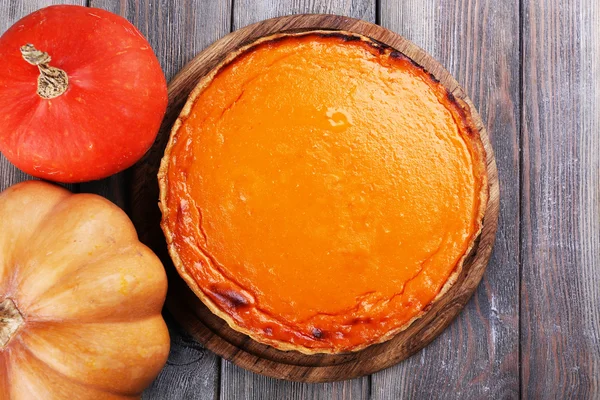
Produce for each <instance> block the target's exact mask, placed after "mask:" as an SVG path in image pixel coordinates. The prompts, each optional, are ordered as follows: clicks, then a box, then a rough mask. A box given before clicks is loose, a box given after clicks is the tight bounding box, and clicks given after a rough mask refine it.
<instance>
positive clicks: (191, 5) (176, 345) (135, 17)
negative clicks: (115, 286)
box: [80, 0, 231, 400]
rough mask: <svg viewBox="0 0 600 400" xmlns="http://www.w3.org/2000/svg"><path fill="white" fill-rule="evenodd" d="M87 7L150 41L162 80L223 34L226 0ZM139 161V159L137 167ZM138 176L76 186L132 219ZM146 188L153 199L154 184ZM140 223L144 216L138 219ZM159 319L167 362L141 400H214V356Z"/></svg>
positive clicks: (108, 0)
mask: <svg viewBox="0 0 600 400" xmlns="http://www.w3.org/2000/svg"><path fill="white" fill-rule="evenodd" d="M90 6H92V7H99V8H104V9H107V10H109V11H112V12H114V13H116V14H120V15H121V16H123V17H125V18H127V19H128V20H129V21H130V22H131V23H133V24H134V25H135V26H136V27H137V28H138V29H139V30H140V32H141V33H142V34H143V35H144V36H145V37H146V38H147V39H148V41H149V42H150V45H151V46H152V48H153V49H154V52H155V53H156V56H157V58H158V60H159V62H160V64H161V66H162V68H163V71H164V72H165V76H166V78H167V80H170V79H171V78H172V77H173V76H174V75H175V73H176V72H177V71H178V70H179V69H180V68H181V67H182V66H183V65H185V64H186V63H187V62H188V61H189V60H190V59H191V58H192V57H193V56H194V55H196V53H198V52H199V51H200V50H202V49H203V48H204V47H206V46H207V45H209V44H210V43H212V42H213V41H215V40H217V39H219V38H220V37H221V36H223V35H225V34H226V33H228V32H229V24H230V19H231V3H230V0H225V1H198V0H193V1H189V0H186V1H183V2H177V4H175V3H174V2H172V1H167V0H163V1H150V0H146V1H139V0H138V1H135V2H131V1H113V0H92V1H91V2H90ZM143 163H144V161H143V160H142V161H141V162H140V164H143ZM140 173H141V174H152V176H156V172H153V171H148V170H147V169H139V168H135V167H134V168H132V169H130V170H127V171H124V172H122V173H120V174H117V175H114V176H111V177H109V178H107V179H103V180H100V181H96V182H89V183H84V184H81V185H80V188H81V191H82V192H92V193H98V194H101V195H103V196H105V197H107V198H108V199H110V200H112V201H113V202H115V203H116V204H118V205H119V206H120V207H121V208H123V209H125V210H126V211H127V212H128V213H129V214H130V215H132V214H133V215H137V214H136V210H135V209H132V208H131V207H130V204H131V192H130V191H129V190H127V189H126V188H129V187H131V182H132V181H135V180H137V179H139V175H138V174H140ZM149 184H150V185H152V184H155V182H149ZM152 189H154V191H155V193H156V196H157V197H156V198H158V186H156V187H154V188H152ZM152 206H156V201H152ZM152 211H154V213H155V214H152ZM148 212H150V218H149V219H148V220H147V221H153V220H152V216H153V215H154V217H156V213H157V212H158V208H156V209H154V210H153V209H152V208H151V209H150V210H149V211H148ZM140 219H144V216H139V215H138V220H140ZM154 221H156V220H155V219H154ZM149 223H150V222H149ZM140 228H141V229H143V228H144V226H141V227H140V226H139V225H138V234H139V235H140V237H141V238H142V240H143V241H144V238H146V237H147V236H146V235H144V231H141V230H140ZM158 240H160V238H158ZM146 243H147V242H146ZM147 244H148V243H147ZM165 317H166V318H167V320H168V322H169V327H170V334H171V353H170V356H169V361H168V362H167V365H166V366H165V368H164V369H163V370H162V372H161V374H160V375H159V376H158V378H157V380H156V381H155V382H154V384H153V385H152V386H151V387H150V388H148V389H147V390H146V391H145V392H144V396H143V397H144V399H161V400H162V399H182V398H189V399H192V398H201V399H212V398H217V396H218V390H219V388H218V382H219V368H220V360H219V358H218V357H217V356H216V355H215V354H213V353H212V352H209V351H207V350H205V349H204V348H203V347H202V346H201V345H199V344H198V343H197V342H195V341H194V340H192V339H191V338H190V337H189V335H187V334H186V333H185V332H183V331H182V330H181V328H179V327H178V326H177V324H176V323H175V322H174V321H173V320H172V319H169V318H168V315H166V316H165Z"/></svg>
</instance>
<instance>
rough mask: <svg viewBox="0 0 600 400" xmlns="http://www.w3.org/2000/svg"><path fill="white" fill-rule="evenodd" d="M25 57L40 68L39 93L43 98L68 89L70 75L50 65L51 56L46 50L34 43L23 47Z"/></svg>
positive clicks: (48, 97) (55, 95)
mask: <svg viewBox="0 0 600 400" xmlns="http://www.w3.org/2000/svg"><path fill="white" fill-rule="evenodd" d="M21 55H22V56H23V59H24V60H25V61H27V62H28V63H29V64H31V65H35V66H37V67H38V68H39V70H40V76H38V87H37V93H38V94H39V95H40V97H41V98H43V99H53V98H55V97H58V96H60V95H61V94H63V93H64V92H66V91H67V88H68V87H69V77H68V76H67V73H66V72H65V71H63V70H62V69H59V68H55V67H51V66H49V65H48V63H49V62H50V60H51V58H50V55H49V54H48V53H46V52H45V51H40V50H38V49H36V48H35V46H34V45H32V44H26V45H25V46H22V47H21Z"/></svg>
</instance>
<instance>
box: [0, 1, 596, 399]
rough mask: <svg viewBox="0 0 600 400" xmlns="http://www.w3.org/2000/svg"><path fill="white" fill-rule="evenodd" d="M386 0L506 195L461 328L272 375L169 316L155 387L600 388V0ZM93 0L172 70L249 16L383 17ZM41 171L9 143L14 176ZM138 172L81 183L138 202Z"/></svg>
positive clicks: (342, 393) (491, 391) (301, 6)
mask: <svg viewBox="0 0 600 400" xmlns="http://www.w3.org/2000/svg"><path fill="white" fill-rule="evenodd" d="M65 2H72V3H77V4H83V3H85V1H83V0H70V1H48V0H26V1H22V0H0V32H4V31H5V30H6V29H7V28H8V27H9V26H11V25H12V24H13V23H14V22H16V21H17V20H18V19H19V18H21V17H22V16H24V15H26V14H28V13H30V12H32V11H34V10H36V9H38V8H41V7H43V6H46V5H49V4H52V3H65ZM379 3H380V4H379V13H378V15H377V17H378V19H379V20H380V21H381V23H382V25H384V26H385V27H388V28H390V29H392V30H394V31H396V32H398V33H400V34H402V35H404V36H405V37H407V38H408V39H410V40H413V41H414V42H415V43H417V44H418V45H420V46H421V47H423V48H424V49H425V50H427V51H428V52H430V53H431V54H433V55H434V56H435V57H436V58H437V59H438V60H440V61H441V63H442V64H443V65H445V66H446V67H447V68H448V69H449V70H450V72H451V73H452V74H453V75H454V76H455V77H456V78H457V79H458V80H459V82H460V83H461V85H462V86H463V87H464V88H465V89H466V90H467V92H468V94H469V96H470V97H471V99H472V100H473V101H474V103H475V104H476V106H477V107H478V110H479V111H480V113H481V114H482V116H483V117H484V120H485V122H486V123H487V127H488V132H489V134H490V137H491V139H492V142H493V145H494V149H495V152H496V160H497V163H498V170H499V175H500V182H501V200H502V202H501V214H500V229H499V233H498V238H497V242H496V248H495V252H494V256H493V258H492V262H491V264H490V266H489V268H488V270H487V273H486V275H485V276H484V280H483V281H482V284H481V287H480V289H479V291H478V292H477V293H476V294H475V296H474V299H473V300H472V301H471V302H470V303H469V305H468V306H467V307H466V308H465V310H464V312H463V314H462V315H461V317H459V319H458V320H457V321H456V322H455V323H454V324H453V325H452V326H451V327H450V328H449V329H448V331H447V332H445V333H444V334H443V335H442V336H440V337H439V338H438V339H437V340H436V341H435V342H433V343H432V344H431V345H430V346H429V347H427V348H426V349H425V350H423V351H422V352H420V353H418V354H416V355H415V356H413V357H412V358H411V359H409V360H407V361H406V362H404V363H402V364H400V365H399V366H397V367H394V368H391V369H389V370H387V371H384V372H381V373H379V374H376V375H374V376H373V379H372V382H371V381H370V380H369V379H368V378H363V379H359V380H355V381H348V382H342V383H334V384H321V385H309V384H297V383H288V382H281V381H276V380H273V379H270V378H265V377H261V376H258V375H255V374H252V373H249V372H246V371H244V370H241V369H239V368H237V367H235V366H233V365H232V364H230V363H228V362H225V361H223V362H221V361H220V359H218V358H217V357H215V356H214V355H212V354H211V353H208V352H206V351H204V349H202V348H201V347H200V346H198V345H197V343H195V342H194V341H192V340H190V338H189V336H187V334H185V333H183V332H181V331H180V330H179V328H178V327H177V326H176V324H174V323H173V322H172V321H170V320H169V325H170V326H171V333H172V336H173V340H172V341H173V343H172V345H173V347H172V352H171V355H170V358H169V363H168V365H167V366H166V367H165V370H164V371H163V372H162V374H161V375H160V376H159V378H158V379H157V381H156V382H155V383H154V384H153V385H152V387H151V388H150V389H149V390H147V391H146V392H145V394H144V397H145V398H156V399H205V398H206V399H211V398H218V397H219V395H220V397H221V398H224V399H237V398H242V399H252V398H260V399H263V398H267V399H268V398H273V399H287V398H297V399H300V398H315V399H317V398H327V399H328V398H353V399H354V398H357V399H360V398H369V397H371V398H373V399H396V398H453V397H454V398H461V399H462V398H507V397H508V398H514V397H518V396H519V394H521V395H522V397H525V398H578V399H579V398H581V399H585V398H599V397H600V311H599V310H600V284H599V282H600V267H599V266H600V79H599V77H600V4H599V3H598V1H597V0H574V1H568V0H521V1H517V0H507V1H494V0H464V1H460V2H457V1H450V0H420V1H418V0H404V1H396V0H380V2H379ZM91 5H92V6H95V7H103V8H107V9H110V10H111V11H114V12H117V13H119V14H121V15H123V16H125V17H127V18H128V19H129V20H130V21H132V22H133V23H134V24H135V25H136V26H137V27H138V28H139V29H140V30H141V31H142V33H144V34H145V35H146V36H148V37H149V40H150V43H151V44H152V46H153V48H154V49H155V51H156V52H157V54H158V57H159V60H160V61H161V65H162V66H163V69H164V70H165V72H166V75H167V77H168V78H171V77H172V76H173V75H174V74H175V73H176V72H177V71H178V70H179V69H180V68H181V67H182V66H183V65H185V63H187V62H188V61H189V60H190V59H191V58H192V56H193V55H195V54H196V53H197V52H199V51H200V50H201V49H202V48H204V47H205V46H207V45H208V44H210V43H212V42H213V41H214V40H216V39H218V38H219V37H221V36H223V35H224V34H225V33H227V32H228V31H229V29H230V28H232V27H230V23H231V22H232V23H233V28H235V29H237V28H240V27H243V26H245V25H247V24H249V23H253V22H257V21H259V20H262V19H265V18H269V17H274V16H279V15H284V14H291V13H302V12H331V13H338V14H344V15H350V16H354V17H358V18H362V19H365V20H367V21H374V20H375V18H376V14H375V7H376V5H375V1H374V0H366V1H360V0H352V1H351V0H327V1H325V0H323V1H317V0H313V1H310V0H305V1H302V0H285V1H277V0H268V1H258V0H255V1H250V0H234V7H233V13H232V9H231V0H220V1H216V0H193V1H192V0H185V1H184V0H180V1H176V2H172V1H167V0H160V1H153V0H129V1H127V0H121V1H119V2H116V1H111V0H92V1H91ZM519 10H520V11H519ZM521 104H522V107H521ZM520 132H522V133H521V135H520ZM520 145H522V146H521V147H522V153H521V154H520V153H519V148H520ZM520 165H522V168H521V169H520V167H519V166H520ZM29 178H30V177H28V176H27V175H26V174H24V173H22V172H20V171H18V170H17V169H16V168H15V167H13V166H12V165H10V163H9V162H8V161H7V160H6V159H5V158H4V157H2V156H0V189H4V188H6V187H8V186H10V185H11V184H14V183H16V182H19V181H22V180H25V179H29ZM128 179H130V177H129V176H128V174H127V173H125V174H122V175H120V176H118V177H116V178H109V179H108V180H103V181H99V182H94V183H91V184H82V185H71V186H70V188H71V189H72V190H73V189H74V190H79V188H80V186H81V190H83V191H91V192H96V193H101V194H103V195H105V196H106V197H108V198H110V199H111V200H113V201H114V202H116V203H117V204H119V205H120V206H121V207H124V208H127V204H128V199H127V195H126V193H127V191H126V187H125V186H126V185H128V184H129V183H130V182H129V181H128ZM519 182H522V187H521V188H520V187H519ZM520 239H521V240H520ZM519 264H520V265H521V271H520V272H519ZM519 274H521V275H522V279H521V281H520V282H519V276H520V275H519ZM519 292H520V295H519ZM519 304H520V318H519ZM519 327H520V341H519ZM519 344H520V347H521V352H520V353H519ZM519 360H520V363H521V370H520V371H519ZM219 370H220V375H221V376H220V377H219Z"/></svg>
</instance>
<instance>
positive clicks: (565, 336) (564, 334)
mask: <svg viewBox="0 0 600 400" xmlns="http://www.w3.org/2000/svg"><path fill="white" fill-rule="evenodd" d="M599 13H600V5H599V4H598V2H597V1H596V0H577V1H562V0H543V1H542V0H540V1H538V0H535V1H534V0H524V1H523V57H522V60H523V76H522V81H523V89H522V90H523V120H522V126H523V189H522V208H521V212H522V225H521V236H522V241H521V254H522V281H521V292H522V302H521V326H522V329H521V335H522V336H521V346H522V381H521V389H522V394H523V397H525V398H535V399H554V398H564V399H567V398H569V399H596V398H600V338H599V332H600V312H599V310H600V267H599V266H600V212H599V208H600V181H599V179H598V178H599V176H598V174H599V170H600V166H599V163H600V161H599V160H600V158H599V157H600V83H599V79H598V78H599V76H600V75H599V73H600V69H599V68H600V66H599V64H600V15H599Z"/></svg>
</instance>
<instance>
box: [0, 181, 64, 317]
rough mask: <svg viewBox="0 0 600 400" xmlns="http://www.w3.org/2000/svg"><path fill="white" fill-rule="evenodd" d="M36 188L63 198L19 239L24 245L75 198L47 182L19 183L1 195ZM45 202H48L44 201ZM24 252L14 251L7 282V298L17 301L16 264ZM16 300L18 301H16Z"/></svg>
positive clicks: (17, 273)
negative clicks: (64, 203)
mask: <svg viewBox="0 0 600 400" xmlns="http://www.w3.org/2000/svg"><path fill="white" fill-rule="evenodd" d="M36 186H37V187H43V189H44V190H49V191H57V192H62V193H61V195H62V197H60V198H59V199H58V201H56V203H55V204H54V205H53V206H52V207H50V208H48V210H47V212H46V213H45V214H43V215H40V216H38V219H37V221H36V222H35V227H34V228H33V229H31V234H30V235H29V236H27V237H21V238H19V239H20V241H23V242H24V243H29V242H30V241H31V240H32V239H33V238H34V237H35V236H36V235H37V232H38V229H39V227H40V226H41V225H42V223H43V222H44V221H45V220H46V219H47V218H48V216H49V215H51V214H52V213H53V212H54V210H55V209H56V207H58V205H59V204H61V203H62V202H63V201H64V200H65V199H67V198H69V197H71V196H73V193H71V192H69V191H68V190H67V189H65V188H63V187H61V186H55V185H52V184H49V183H46V182H42V181H25V182H21V183H18V184H16V185H14V186H11V187H10V188H8V189H6V191H4V192H2V193H0V195H3V196H8V197H10V196H11V195H12V193H13V192H14V191H16V190H21V191H25V192H30V191H35V190H36ZM39 201H40V200H39V199H37V198H36V199H35V200H33V201H32V202H31V203H33V204H34V205H37V203H38V202H39ZM44 201H46V200H45V199H44ZM2 212H4V210H2V209H1V208H0V213H2ZM21 251H23V248H22V246H15V247H14V248H13V249H12V252H11V253H12V254H11V257H10V260H9V262H8V266H9V267H8V268H9V271H8V274H7V281H8V285H7V286H5V288H4V289H5V293H4V295H5V296H6V297H12V298H13V299H15V298H16V297H17V296H15V295H16V293H15V289H16V288H17V285H18V279H17V277H18V275H19V267H20V264H19V263H18V262H16V260H18V259H19V257H18V255H19V253H20V252H21ZM0 295H2V293H0ZM15 300H16V299H15ZM19 311H21V314H23V316H24V317H25V314H26V312H25V310H23V309H21V308H19Z"/></svg>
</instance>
